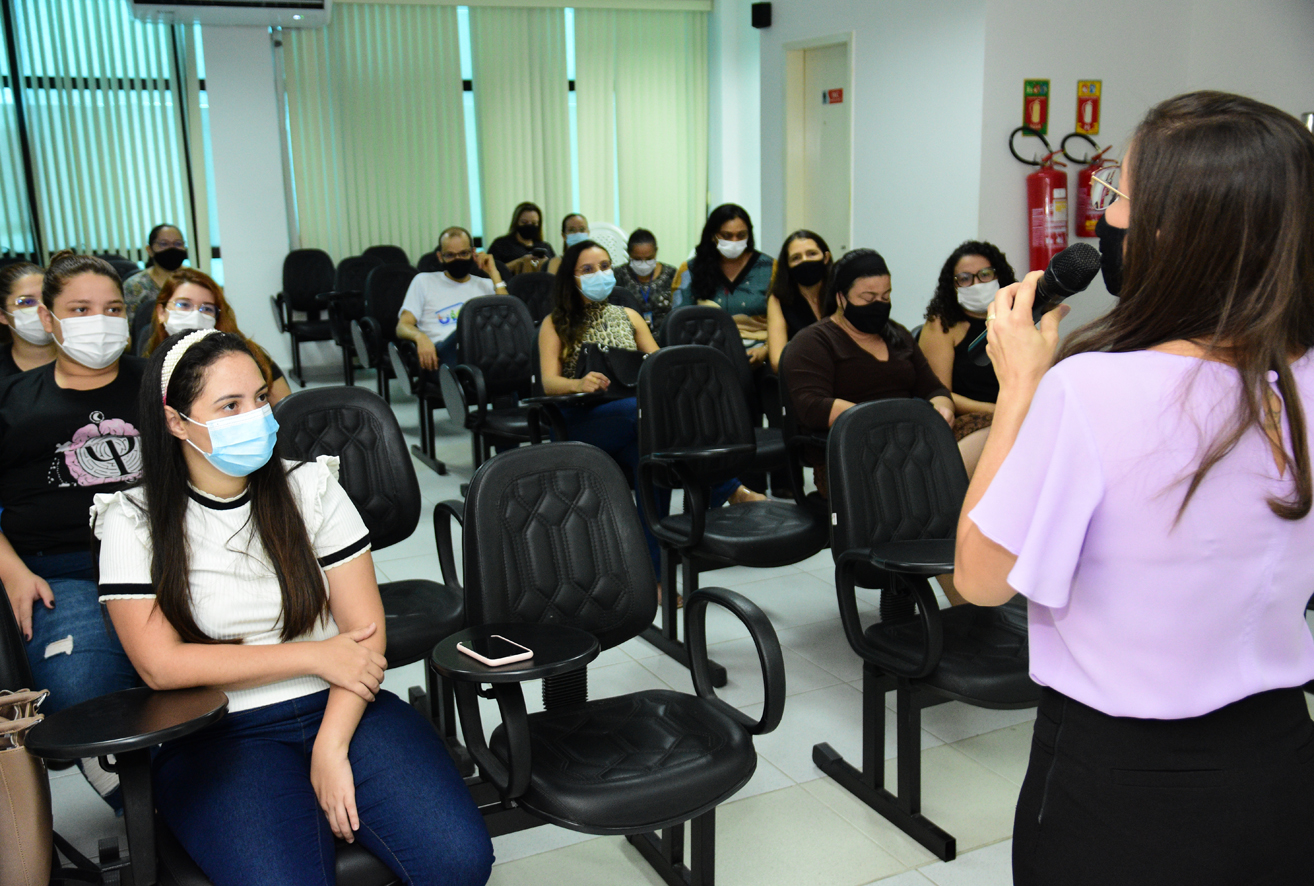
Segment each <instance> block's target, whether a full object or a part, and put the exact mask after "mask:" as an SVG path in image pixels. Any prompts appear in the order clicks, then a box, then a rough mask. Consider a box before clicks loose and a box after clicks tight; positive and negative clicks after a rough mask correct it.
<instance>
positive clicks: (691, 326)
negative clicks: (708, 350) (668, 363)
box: [662, 305, 753, 402]
mask: <svg viewBox="0 0 1314 886" xmlns="http://www.w3.org/2000/svg"><path fill="white" fill-rule="evenodd" d="M662 337H663V340H664V341H663V343H664V344H666V345H704V346H706V347H712V348H716V349H717V350H718V351H720V352H721V353H722V354H725V355H726V356H727V357H729V358H730V364H731V365H732V366H733V367H734V369H735V377H736V378H737V379H738V380H739V385H740V387H742V388H743V389H744V395H745V396H746V397H748V399H749V401H750V402H751V401H752V400H753V370H752V367H751V366H749V365H748V353H747V352H746V351H745V350H744V343H743V340H742V339H741V338H740V337H739V327H737V326H736V325H735V321H734V317H733V316H731V315H730V314H728V313H726V311H724V310H722V309H721V308H714V307H711V306H709V305H685V306H684V307H680V308H676V309H675V310H674V311H672V312H671V313H670V314H669V315H668V316H667V318H666V322H665V323H664V324H663V325H662Z"/></svg>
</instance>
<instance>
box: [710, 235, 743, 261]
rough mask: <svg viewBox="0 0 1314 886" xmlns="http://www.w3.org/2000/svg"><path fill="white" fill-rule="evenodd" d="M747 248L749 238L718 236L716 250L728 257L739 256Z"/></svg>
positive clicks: (734, 257)
mask: <svg viewBox="0 0 1314 886" xmlns="http://www.w3.org/2000/svg"><path fill="white" fill-rule="evenodd" d="M747 248H748V241H747V240H722V239H721V238H720V237H717V238H716V251H717V252H719V253H721V254H722V255H724V256H725V257H726V258H728V259H736V258H739V256H741V255H743V254H744V250H745V249H747Z"/></svg>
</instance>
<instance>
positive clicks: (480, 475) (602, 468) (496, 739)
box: [435, 443, 785, 884]
mask: <svg viewBox="0 0 1314 886" xmlns="http://www.w3.org/2000/svg"><path fill="white" fill-rule="evenodd" d="M439 511H440V512H442V513H444V514H446V515H448V516H449V517H450V516H456V515H458V514H460V513H462V511H463V513H464V534H463V540H464V551H465V560H464V562H465V577H466V588H465V598H466V611H467V613H468V621H469V623H470V625H471V626H475V625H482V624H494V623H506V622H515V623H529V624H537V625H562V626H566V627H571V628H577V629H582V630H584V631H587V632H589V633H591V634H593V635H594V636H595V637H596V638H597V640H598V642H599V644H600V645H601V647H602V649H609V648H612V647H614V646H618V645H620V644H621V643H624V642H625V641H626V640H629V639H630V638H632V637H634V636H636V635H637V634H638V633H639V631H640V630H641V629H642V628H643V627H644V626H645V625H647V624H649V623H650V622H651V621H652V617H653V615H654V612H655V608H656V599H657V596H656V588H655V587H654V583H653V578H652V571H651V569H649V568H648V565H647V563H648V553H647V548H646V546H645V544H644V541H643V535H642V530H641V529H640V526H639V518H638V513H637V512H636V511H635V509H634V505H633V502H632V499H631V498H630V490H629V487H628V485H627V484H626V482H625V478H624V477H623V476H622V475H621V471H620V469H619V468H618V467H617V466H616V464H615V462H614V461H613V460H612V459H611V457H610V456H608V455H607V454H606V453H604V452H603V451H602V450H600V449H597V448H595V447H592V446H588V445H585V444H583V443H553V444H548V445H545V446H537V447H534V448H533V449H519V450H512V451H509V452H504V453H502V454H500V455H497V456H495V457H494V458H492V459H491V460H490V461H488V462H486V463H485V464H484V465H483V466H482V467H481V468H480V469H479V471H477V472H476V473H475V475H474V478H473V479H472V480H471V482H470V491H469V494H468V495H467V497H466V501H465V503H464V506H463V508H462V505H461V503H459V502H451V503H446V504H445V505H440V506H439ZM435 519H437V512H436V516H435ZM709 603H716V604H717V605H720V606H723V607H725V608H726V609H728V610H730V612H731V613H733V614H734V615H735V616H736V617H738V618H739V619H740V621H742V622H743V623H744V624H745V625H746V627H747V628H748V631H749V634H750V635H751V636H752V639H753V642H754V644H755V645H756V647H757V652H758V658H759V661H760V663H761V666H762V670H763V679H764V682H765V694H766V701H765V704H764V709H763V712H762V717H761V719H760V720H757V721H754V720H752V719H751V718H749V717H747V716H745V715H744V714H742V713H741V712H739V711H738V710H736V709H734V708H732V707H730V706H729V705H728V704H726V703H725V702H723V701H721V700H720V699H718V698H716V694H715V692H714V691H713V690H712V688H711V685H710V682H709V680H708V675H707V668H706V653H707V646H706V631H705V619H706V610H707V605H708V604H709ZM685 621H686V625H687V628H686V631H687V634H688V637H689V645H690V651H691V655H692V658H693V661H694V669H693V684H694V690H695V692H696V693H697V694H696V695H690V694H687V693H681V692H675V691H673V690H647V691H642V692H634V693H630V694H628V695H622V696H616V697H612V698H605V699H594V700H589V699H588V698H587V676H586V674H585V673H584V672H581V671H576V672H574V673H570V674H564V675H560V676H554V677H549V678H547V679H546V680H544V686H543V693H544V701H545V706H546V708H547V709H546V710H544V711H542V712H541V713H536V714H532V715H526V714H525V708H524V698H523V695H522V692H521V687H520V685H519V684H518V683H499V684H495V685H494V686H493V687H492V688H493V693H494V695H495V697H496V698H497V700H498V703H499V707H500V709H501V711H502V718H503V723H502V725H500V726H498V727H497V728H496V729H495V730H494V731H493V733H492V737H491V740H490V741H489V742H488V743H487V744H486V743H485V739H484V732H483V726H482V723H481V721H480V719H479V707H478V703H477V695H476V690H477V688H478V687H477V686H476V684H473V683H468V682H458V683H457V684H456V692H457V699H458V705H459V706H460V710H461V725H462V729H463V730H464V734H465V736H466V741H467V744H468V746H469V747H470V749H471V753H472V754H473V756H474V757H475V760H476V762H477V763H478V764H479V767H480V770H481V772H482V774H483V776H484V778H485V779H486V780H488V781H491V782H492V783H493V784H494V785H495V786H496V787H497V789H498V792H499V794H500V800H501V802H497V801H496V800H494V802H492V803H488V804H484V805H483V809H484V811H485V815H486V816H487V819H486V820H487V822H488V824H489V829H490V831H491V832H492V833H500V832H505V830H507V828H506V827H503V826H501V822H502V821H505V820H507V819H512V818H514V817H516V816H519V817H520V818H521V819H523V818H524V817H525V813H528V814H529V815H531V816H534V817H535V818H537V819H539V820H541V821H546V822H551V823H553V824H556V825H560V826H561V827H565V828H570V829H571V830H576V831H581V832H583V833H590V834H613V835H622V834H623V835H625V836H626V837H627V838H628V840H629V842H630V843H631V844H633V845H634V846H635V847H636V848H637V849H638V850H639V851H640V853H641V854H642V855H643V856H644V857H645V858H646V859H647V860H648V861H649V863H651V864H652V865H653V867H654V868H655V869H656V870H657V872H658V873H659V875H660V876H661V877H662V879H664V880H665V881H666V882H667V883H671V884H677V883H685V884H689V883H693V884H698V883H704V884H711V883H712V882H713V879H714V876H715V814H716V807H717V805H719V804H720V803H722V802H724V801H725V800H727V799H729V798H730V797H731V796H733V795H734V794H735V792H737V791H738V790H739V789H740V788H742V787H743V786H744V785H745V784H747V783H748V780H749V779H750V778H751V777H752V775H753V771H754V769H755V767H756V765H757V755H756V753H755V752H754V749H753V736H754V735H762V734H765V733H767V732H770V731H771V730H772V729H774V728H775V727H776V725H777V724H778V723H779V722H780V716H781V714H782V712H783V709H784V703H785V673H784V661H783V659H782V657H781V653H780V645H779V642H778V640H777V638H776V634H775V631H774V630H773V629H772V627H771V624H770V622H769V621H768V620H767V619H766V616H765V615H763V613H762V611H761V610H760V609H758V608H757V607H756V606H755V605H754V604H753V603H751V602H750V601H748V600H747V599H745V598H744V597H742V596H740V595H739V594H736V593H733V592H731V591H727V590H724V589H722V588H704V589H702V590H700V591H698V592H697V593H696V594H693V595H691V596H690V597H689V598H688V599H687V601H686V604H685ZM504 804H505V805H504ZM508 807H511V808H508ZM686 821H688V822H691V823H692V861H691V865H690V866H689V867H687V868H686V867H685V865H684V822H686ZM518 826H519V827H525V826H533V822H532V821H531V822H528V823H526V822H521V823H520V824H519V825H518ZM658 830H661V831H662V834H661V836H660V837H659V836H658V834H657V833H655V831H658Z"/></svg>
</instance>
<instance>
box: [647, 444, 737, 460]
mask: <svg viewBox="0 0 1314 886" xmlns="http://www.w3.org/2000/svg"><path fill="white" fill-rule="evenodd" d="M756 449H757V447H756V446H754V445H753V444H752V443H738V444H735V445H734V446H718V447H716V448H713V449H671V450H668V451H666V452H653V453H649V454H648V455H645V456H644V458H646V459H651V460H653V461H655V462H660V463H662V464H665V465H674V464H676V463H677V462H684V461H699V460H703V459H713V458H724V457H726V456H734V455H751V454H752V453H753V452H754V451H756Z"/></svg>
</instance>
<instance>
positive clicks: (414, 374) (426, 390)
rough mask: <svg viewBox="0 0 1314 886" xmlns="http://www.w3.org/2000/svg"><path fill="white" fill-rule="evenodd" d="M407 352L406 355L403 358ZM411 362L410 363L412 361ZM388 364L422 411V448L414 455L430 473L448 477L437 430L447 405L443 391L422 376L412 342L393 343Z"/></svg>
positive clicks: (415, 450)
mask: <svg viewBox="0 0 1314 886" xmlns="http://www.w3.org/2000/svg"><path fill="white" fill-rule="evenodd" d="M403 349H405V351H406V355H405V356H403V353H402V352H403ZM408 358H409V359H408ZM388 360H389V362H390V363H391V365H392V371H393V374H394V375H396V376H397V377H398V378H401V379H405V380H406V383H407V384H408V385H410V388H411V393H412V394H413V395H415V402H416V406H417V408H418V410H419V413H420V415H419V424H420V445H419V446H412V447H411V454H412V455H414V456H415V457H416V458H417V459H419V460H420V462H421V463H422V464H423V465H424V466H425V467H427V468H428V469H429V470H431V471H434V472H435V473H438V474H446V473H447V465H446V464H444V463H443V462H442V461H440V460H439V458H438V454H437V453H438V448H437V437H436V434H435V430H434V426H433V414H434V410H436V409H438V408H439V407H441V406H442V405H443V392H442V389H441V388H440V387H439V386H438V385H435V384H432V383H430V382H428V381H426V380H425V379H424V377H423V376H422V375H421V374H420V368H419V358H418V357H417V356H416V354H415V346H414V345H412V344H411V343H410V342H405V343H399V342H392V343H390V344H389V345H388Z"/></svg>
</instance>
